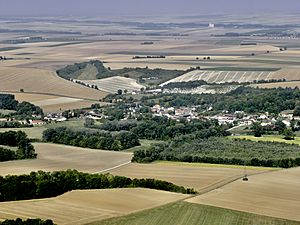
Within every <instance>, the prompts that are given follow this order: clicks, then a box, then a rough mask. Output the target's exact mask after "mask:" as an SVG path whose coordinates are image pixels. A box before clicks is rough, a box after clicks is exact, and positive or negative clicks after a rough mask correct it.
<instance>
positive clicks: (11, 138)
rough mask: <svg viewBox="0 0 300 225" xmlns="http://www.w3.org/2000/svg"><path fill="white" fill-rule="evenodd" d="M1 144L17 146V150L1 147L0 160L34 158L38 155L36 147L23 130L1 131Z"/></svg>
mask: <svg viewBox="0 0 300 225" xmlns="http://www.w3.org/2000/svg"><path fill="white" fill-rule="evenodd" d="M0 145H6V146H10V147H17V150H16V151H14V150H10V149H6V148H2V147H1V148H0V161H8V160H15V159H33V158H36V157H37V154H36V153H35V150H34V147H33V145H32V144H31V142H30V139H28V138H27V135H26V133H25V132H23V131H17V132H16V131H7V132H4V133H0Z"/></svg>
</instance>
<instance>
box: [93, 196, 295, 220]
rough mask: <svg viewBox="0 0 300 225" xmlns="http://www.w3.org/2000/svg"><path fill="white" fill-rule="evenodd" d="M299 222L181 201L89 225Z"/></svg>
mask: <svg viewBox="0 0 300 225" xmlns="http://www.w3.org/2000/svg"><path fill="white" fill-rule="evenodd" d="M140 224H147V225H173V224H176V225H212V224H220V225H221V224H222V225H252V224H261V225H267V224H272V225H298V224H300V222H296V221H289V220H283V219H277V218H272V217H267V216H260V215H257V214H251V213H245V212H240V211H234V210H229V209H223V208H217V207H212V206H206V205H200V204H199V205H197V204H192V203H187V202H184V201H180V202H176V203H173V204H168V205H164V206H161V207H158V208H155V209H150V210H145V211H143V212H138V213H134V214H131V215H128V216H122V217H118V218H112V219H106V220H103V221H99V222H93V223H90V225H140Z"/></svg>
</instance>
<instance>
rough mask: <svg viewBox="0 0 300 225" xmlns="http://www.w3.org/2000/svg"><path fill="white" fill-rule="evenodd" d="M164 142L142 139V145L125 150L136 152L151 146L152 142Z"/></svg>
mask: <svg viewBox="0 0 300 225" xmlns="http://www.w3.org/2000/svg"><path fill="white" fill-rule="evenodd" d="M162 142H163V141H157V140H147V139H141V140H140V144H141V145H140V146H135V147H133V148H129V149H127V150H125V152H134V151H137V150H141V149H144V148H145V147H150V146H151V145H152V144H158V143H162Z"/></svg>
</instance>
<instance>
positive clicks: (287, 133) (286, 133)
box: [251, 120, 298, 140]
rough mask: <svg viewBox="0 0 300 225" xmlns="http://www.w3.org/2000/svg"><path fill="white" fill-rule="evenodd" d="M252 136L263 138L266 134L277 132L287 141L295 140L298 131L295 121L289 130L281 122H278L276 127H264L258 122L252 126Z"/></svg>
mask: <svg viewBox="0 0 300 225" xmlns="http://www.w3.org/2000/svg"><path fill="white" fill-rule="evenodd" d="M251 130H252V134H253V135H254V137H261V136H262V135H264V134H272V132H274V131H276V132H278V134H281V135H283V138H284V139H286V140H294V138H295V133H294V131H296V130H298V128H296V127H295V121H294V120H293V121H291V128H288V127H287V126H286V125H285V124H284V123H283V122H282V121H281V120H277V121H276V122H275V124H274V126H264V127H263V126H262V125H261V123H259V122H256V123H253V124H252V126H251Z"/></svg>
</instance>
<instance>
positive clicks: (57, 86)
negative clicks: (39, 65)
mask: <svg viewBox="0 0 300 225" xmlns="http://www.w3.org/2000/svg"><path fill="white" fill-rule="evenodd" d="M20 89H23V90H24V92H29V93H36V94H46V95H47V94H50V95H56V96H59V97H71V98H78V99H84V100H96V101H98V100H99V99H102V98H103V97H105V96H106V95H107V93H106V92H103V91H98V90H95V89H91V88H87V87H84V86H82V85H79V84H75V83H73V82H70V81H67V80H64V79H62V78H60V77H58V76H57V75H56V73H55V72H52V71H50V70H42V69H33V68H17V67H0V90H1V91H5V92H19V91H20Z"/></svg>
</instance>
